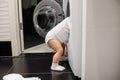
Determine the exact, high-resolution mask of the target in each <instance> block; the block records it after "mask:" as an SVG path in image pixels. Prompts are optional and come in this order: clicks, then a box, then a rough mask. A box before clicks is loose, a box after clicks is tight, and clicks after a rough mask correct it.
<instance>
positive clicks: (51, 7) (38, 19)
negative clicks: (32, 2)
mask: <svg viewBox="0 0 120 80" xmlns="http://www.w3.org/2000/svg"><path fill="white" fill-rule="evenodd" d="M63 19H64V14H63V10H62V8H61V6H60V4H58V3H57V2H56V1H55V0H42V1H41V2H39V3H38V5H37V6H36V8H35V10H34V13H33V23H34V27H35V30H36V32H37V33H38V34H39V35H40V36H42V37H45V35H46V34H47V32H48V31H50V30H51V29H52V28H53V27H55V25H57V24H58V23H59V22H61V21H62V20H63Z"/></svg>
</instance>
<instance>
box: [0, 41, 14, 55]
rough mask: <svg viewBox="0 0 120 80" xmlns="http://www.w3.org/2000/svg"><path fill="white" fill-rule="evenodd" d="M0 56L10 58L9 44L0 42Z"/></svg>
mask: <svg viewBox="0 0 120 80" xmlns="http://www.w3.org/2000/svg"><path fill="white" fill-rule="evenodd" d="M0 56H12V49H11V42H0Z"/></svg>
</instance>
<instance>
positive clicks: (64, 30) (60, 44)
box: [45, 17, 70, 71]
mask: <svg viewBox="0 0 120 80" xmlns="http://www.w3.org/2000/svg"><path fill="white" fill-rule="evenodd" d="M69 32H70V17H67V18H65V19H64V20H63V21H62V22H60V23H59V24H58V25H56V26H55V27H54V28H53V29H52V30H50V31H49V32H48V33H47V35H46V38H45V42H46V44H47V45H48V46H49V47H50V48H52V49H53V50H55V51H56V52H55V54H54V56H53V60H52V65H51V70H55V71H63V70H65V67H63V66H61V65H59V61H60V59H61V57H62V56H63V55H64V50H65V46H66V44H67V42H68V40H69Z"/></svg>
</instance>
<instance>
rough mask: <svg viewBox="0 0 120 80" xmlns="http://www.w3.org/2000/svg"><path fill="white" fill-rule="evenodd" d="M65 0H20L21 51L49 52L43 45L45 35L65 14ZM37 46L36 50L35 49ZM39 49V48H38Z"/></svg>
mask: <svg viewBox="0 0 120 80" xmlns="http://www.w3.org/2000/svg"><path fill="white" fill-rule="evenodd" d="M65 1H66V0H21V4H22V22H23V31H22V32H23V33H22V34H23V35H22V36H21V37H23V39H22V40H23V41H22V40H21V43H22V45H23V48H22V49H23V52H25V53H28V52H30V53H33V52H34V51H35V52H36V51H37V53H40V52H42V53H43V52H49V51H50V52H51V50H50V49H49V48H48V47H47V46H46V45H45V35H46V34H47V32H48V31H49V30H51V29H52V28H53V27H55V26H56V25H57V24H58V23H60V22H61V21H62V20H63V19H64V18H65V17H67V16H66V14H67V12H66V10H67V3H66V2H65ZM35 48H37V50H35ZM38 49H39V50H38Z"/></svg>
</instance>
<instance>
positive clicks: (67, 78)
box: [21, 72, 80, 80]
mask: <svg viewBox="0 0 120 80" xmlns="http://www.w3.org/2000/svg"><path fill="white" fill-rule="evenodd" d="M21 75H22V76H23V77H24V78H27V77H39V78H40V79H41V80H80V79H78V78H76V77H74V76H73V74H72V73H68V72H67V73H65V72H51V73H45V74H44V73H37V74H29V73H28V74H27V73H26V74H21Z"/></svg>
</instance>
